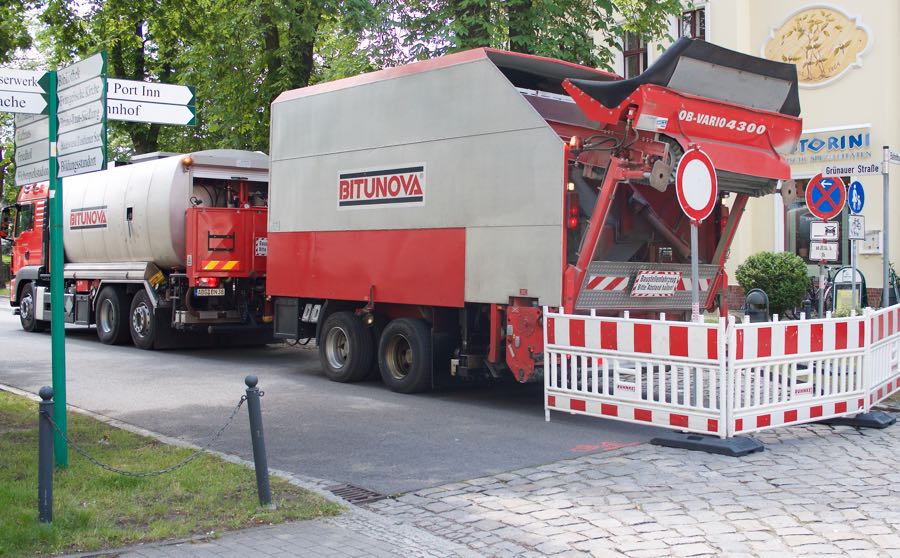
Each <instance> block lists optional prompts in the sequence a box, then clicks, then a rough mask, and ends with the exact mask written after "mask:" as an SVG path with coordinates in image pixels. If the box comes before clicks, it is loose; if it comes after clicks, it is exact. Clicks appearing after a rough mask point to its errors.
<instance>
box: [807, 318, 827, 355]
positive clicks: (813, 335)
mask: <svg viewBox="0 0 900 558" xmlns="http://www.w3.org/2000/svg"><path fill="white" fill-rule="evenodd" d="M823 337H824V326H823V325H822V324H813V325H811V326H810V328H809V350H810V351H812V352H814V353H815V352H821V351H822V338H823Z"/></svg>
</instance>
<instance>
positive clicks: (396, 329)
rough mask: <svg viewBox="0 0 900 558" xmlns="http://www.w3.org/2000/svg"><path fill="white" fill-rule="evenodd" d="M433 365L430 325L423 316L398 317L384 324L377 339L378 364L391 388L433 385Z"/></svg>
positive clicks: (413, 390)
mask: <svg viewBox="0 0 900 558" xmlns="http://www.w3.org/2000/svg"><path fill="white" fill-rule="evenodd" d="M431 365H432V363H431V329H430V327H429V326H428V324H427V323H426V322H425V321H424V320H419V319H414V318H399V319H397V320H394V321H392V322H391V323H389V324H388V325H387V327H385V328H384V332H383V333H382V334H381V340H380V342H379V343H378V368H379V369H380V370H381V379H382V381H384V383H385V385H386V386H387V387H389V388H390V389H391V391H396V392H398V393H418V392H420V391H426V390H428V389H430V388H431Z"/></svg>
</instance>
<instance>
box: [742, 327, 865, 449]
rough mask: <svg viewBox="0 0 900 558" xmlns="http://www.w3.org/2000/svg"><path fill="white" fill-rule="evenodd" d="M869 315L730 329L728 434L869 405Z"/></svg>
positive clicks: (855, 410)
mask: <svg viewBox="0 0 900 558" xmlns="http://www.w3.org/2000/svg"><path fill="white" fill-rule="evenodd" d="M866 334H867V328H866V318H865V317H864V316H854V317H849V318H829V319H824V320H802V321H785V322H763V323H734V319H733V318H732V321H731V323H730V324H729V328H728V347H729V355H728V380H727V383H728V385H729V390H728V391H729V393H728V404H727V406H728V413H729V420H728V435H729V436H734V435H737V434H742V433H748V432H755V431H759V430H765V429H767V428H774V427H776V426H785V425H789V424H799V423H805V422H813V421H817V420H824V419H827V418H831V417H837V416H844V415H853V414H857V413H861V412H863V411H865V410H866V394H867V389H868V383H867V378H866V374H865V355H866V347H867V341H866Z"/></svg>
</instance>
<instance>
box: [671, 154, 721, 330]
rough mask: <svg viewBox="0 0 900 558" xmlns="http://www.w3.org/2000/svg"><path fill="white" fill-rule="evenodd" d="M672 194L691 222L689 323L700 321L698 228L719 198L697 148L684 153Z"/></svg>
mask: <svg viewBox="0 0 900 558" xmlns="http://www.w3.org/2000/svg"><path fill="white" fill-rule="evenodd" d="M675 193H676V194H677V197H678V204H679V205H680V206H681V209H682V211H684V213H685V215H687V216H688V217H689V218H690V220H691V321H693V322H697V321H700V260H699V257H698V254H697V250H698V244H699V241H698V238H697V237H698V229H699V227H700V223H701V222H702V221H703V220H704V219H706V218H707V217H709V214H710V213H712V210H713V208H714V207H715V206H716V199H717V197H718V195H719V185H718V179H717V177H716V168H715V167H714V166H713V163H712V159H710V158H709V155H707V154H706V153H705V152H703V151H702V150H701V149H700V148H699V147H693V148H691V149H688V150H687V151H685V153H684V155H682V157H681V160H680V161H679V162H678V170H677V171H676V173H675Z"/></svg>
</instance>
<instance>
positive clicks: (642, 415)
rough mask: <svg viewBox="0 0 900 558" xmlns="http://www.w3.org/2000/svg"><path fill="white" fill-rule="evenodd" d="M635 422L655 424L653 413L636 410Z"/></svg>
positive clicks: (645, 410)
mask: <svg viewBox="0 0 900 558" xmlns="http://www.w3.org/2000/svg"><path fill="white" fill-rule="evenodd" d="M634 420H642V421H644V422H653V411H649V410H647V409H635V410H634Z"/></svg>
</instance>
